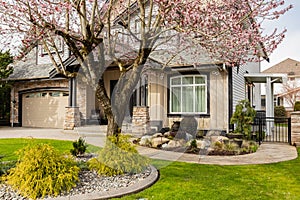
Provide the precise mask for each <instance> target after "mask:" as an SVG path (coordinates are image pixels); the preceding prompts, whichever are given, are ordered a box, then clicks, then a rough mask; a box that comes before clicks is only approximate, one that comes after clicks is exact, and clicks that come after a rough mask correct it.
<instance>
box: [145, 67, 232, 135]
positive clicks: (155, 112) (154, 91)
mask: <svg viewBox="0 0 300 200" xmlns="http://www.w3.org/2000/svg"><path fill="white" fill-rule="evenodd" d="M227 77H228V76H227V72H226V71H219V70H218V69H215V70H214V71H210V72H209V80H208V82H209V102H208V103H209V113H208V115H200V116H197V117H196V119H197V122H198V129H202V130H209V129H215V130H227V127H228V87H227V86H228V78H227ZM148 80H149V85H148V92H149V95H148V102H149V114H150V121H162V122H163V127H171V126H172V124H173V122H174V121H180V120H182V118H181V117H177V116H168V110H167V108H168V103H169V102H168V88H167V86H168V82H167V81H168V78H167V77H165V76H162V74H159V73H157V74H151V75H149V77H148Z"/></svg>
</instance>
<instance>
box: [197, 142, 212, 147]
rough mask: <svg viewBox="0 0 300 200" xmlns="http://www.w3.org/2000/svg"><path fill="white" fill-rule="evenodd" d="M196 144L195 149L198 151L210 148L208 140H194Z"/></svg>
mask: <svg viewBox="0 0 300 200" xmlns="http://www.w3.org/2000/svg"><path fill="white" fill-rule="evenodd" d="M196 142H197V148H199V149H207V148H208V147H210V144H211V143H210V141H209V140H196Z"/></svg>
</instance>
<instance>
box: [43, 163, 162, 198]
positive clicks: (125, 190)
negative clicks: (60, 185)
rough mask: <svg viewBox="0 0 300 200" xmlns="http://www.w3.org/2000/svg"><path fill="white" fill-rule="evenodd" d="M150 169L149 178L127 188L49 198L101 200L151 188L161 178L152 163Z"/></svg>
mask: <svg viewBox="0 0 300 200" xmlns="http://www.w3.org/2000/svg"><path fill="white" fill-rule="evenodd" d="M150 169H151V173H150V175H149V176H148V177H147V178H145V179H143V180H141V181H139V182H138V183H136V184H134V185H131V186H129V187H126V188H121V189H112V190H110V191H102V192H94V193H88V194H79V195H73V196H64V197H57V198H50V199H49V200H70V199H71V200H101V199H110V198H118V197H122V196H125V195H129V194H134V193H138V192H140V191H142V190H144V189H147V188H149V187H150V186H152V185H153V184H154V183H156V181H157V180H158V179H159V172H158V170H157V169H156V168H155V167H154V166H152V165H150Z"/></svg>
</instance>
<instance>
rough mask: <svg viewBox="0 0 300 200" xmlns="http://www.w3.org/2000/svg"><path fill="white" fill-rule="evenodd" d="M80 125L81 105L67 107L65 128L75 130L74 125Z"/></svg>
mask: <svg viewBox="0 0 300 200" xmlns="http://www.w3.org/2000/svg"><path fill="white" fill-rule="evenodd" d="M80 125H81V123H80V112H79V107H66V108H65V120H64V130H73V129H74V127H79V126H80Z"/></svg>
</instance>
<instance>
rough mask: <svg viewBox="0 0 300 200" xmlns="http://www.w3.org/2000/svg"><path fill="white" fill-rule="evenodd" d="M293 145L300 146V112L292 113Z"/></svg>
mask: <svg viewBox="0 0 300 200" xmlns="http://www.w3.org/2000/svg"><path fill="white" fill-rule="evenodd" d="M291 129H292V130H291V132H292V137H291V139H292V145H297V146H300V111H297V112H292V113H291Z"/></svg>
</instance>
